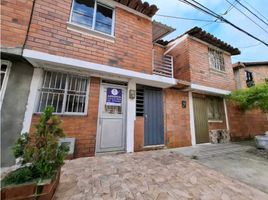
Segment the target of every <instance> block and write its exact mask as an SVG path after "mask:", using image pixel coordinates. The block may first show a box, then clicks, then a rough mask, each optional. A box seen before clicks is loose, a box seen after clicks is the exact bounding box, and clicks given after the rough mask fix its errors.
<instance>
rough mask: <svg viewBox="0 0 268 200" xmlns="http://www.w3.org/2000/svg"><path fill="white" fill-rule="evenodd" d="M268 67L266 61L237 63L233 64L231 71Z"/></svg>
mask: <svg viewBox="0 0 268 200" xmlns="http://www.w3.org/2000/svg"><path fill="white" fill-rule="evenodd" d="M264 65H267V66H268V61H259V62H237V63H235V64H233V69H240V68H245V67H258V66H264Z"/></svg>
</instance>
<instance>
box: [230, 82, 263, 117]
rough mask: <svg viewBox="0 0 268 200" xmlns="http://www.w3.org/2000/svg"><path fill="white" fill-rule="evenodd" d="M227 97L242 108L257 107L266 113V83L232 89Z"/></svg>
mask: <svg viewBox="0 0 268 200" xmlns="http://www.w3.org/2000/svg"><path fill="white" fill-rule="evenodd" d="M229 99H230V100H232V101H234V102H236V103H237V104H238V106H239V107H240V108H241V109H243V110H250V109H252V108H259V109H261V110H262V111H263V112H265V113H268V83H267V82H266V83H264V84H259V85H256V86H253V87H250V88H246V89H241V90H236V91H233V92H232V93H231V94H230V95H229Z"/></svg>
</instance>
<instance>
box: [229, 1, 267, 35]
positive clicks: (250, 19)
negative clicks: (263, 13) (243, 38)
mask: <svg viewBox="0 0 268 200" xmlns="http://www.w3.org/2000/svg"><path fill="white" fill-rule="evenodd" d="M225 1H226V2H228V3H229V4H230V5H233V4H232V3H231V2H230V1H228V0H225ZM233 7H234V8H235V9H236V10H238V11H239V12H240V13H241V14H243V15H244V16H245V17H246V18H248V19H249V20H250V21H252V22H253V23H254V24H256V25H257V26H258V27H259V28H261V29H262V30H263V31H265V32H266V33H268V31H266V30H265V29H264V28H263V27H262V26H260V25H259V24H258V23H256V22H255V21H254V20H252V19H251V18H250V17H249V16H247V15H246V14H245V13H244V12H243V11H241V10H240V9H239V8H237V7H236V6H235V5H233Z"/></svg>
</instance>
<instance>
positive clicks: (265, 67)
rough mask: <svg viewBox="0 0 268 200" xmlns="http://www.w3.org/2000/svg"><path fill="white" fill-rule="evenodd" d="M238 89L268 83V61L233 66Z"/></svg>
mask: <svg viewBox="0 0 268 200" xmlns="http://www.w3.org/2000/svg"><path fill="white" fill-rule="evenodd" d="M233 69H234V74H235V81H236V88H237V89H242V88H247V87H251V86H254V85H256V84H259V83H264V82H265V81H268V61H263V62H237V63H235V64H233Z"/></svg>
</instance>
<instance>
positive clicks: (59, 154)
mask: <svg viewBox="0 0 268 200" xmlns="http://www.w3.org/2000/svg"><path fill="white" fill-rule="evenodd" d="M53 110H54V109H53V107H51V106H48V107H47V108H45V110H44V112H43V113H42V115H41V117H40V121H39V123H38V124H37V125H36V131H35V132H34V134H33V135H30V136H29V135H28V134H23V135H21V137H20V138H18V140H17V141H16V143H15V145H14V147H13V154H14V156H15V158H18V157H21V158H22V164H23V166H22V168H20V169H18V170H16V171H14V172H12V173H10V174H9V175H8V176H7V177H6V178H5V184H7V183H8V184H12V183H13V184H17V183H23V182H27V181H29V180H33V179H39V180H43V179H47V178H52V177H53V176H54V175H55V173H56V172H57V170H58V169H59V168H60V167H61V166H62V165H63V164H64V158H65V156H66V155H67V152H68V150H69V148H68V146H66V144H65V145H64V144H62V145H59V144H58V141H59V138H61V137H64V136H65V135H64V132H63V130H62V129H61V128H60V123H61V121H60V119H59V118H58V117H57V116H53ZM30 172H31V173H30Z"/></svg>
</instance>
